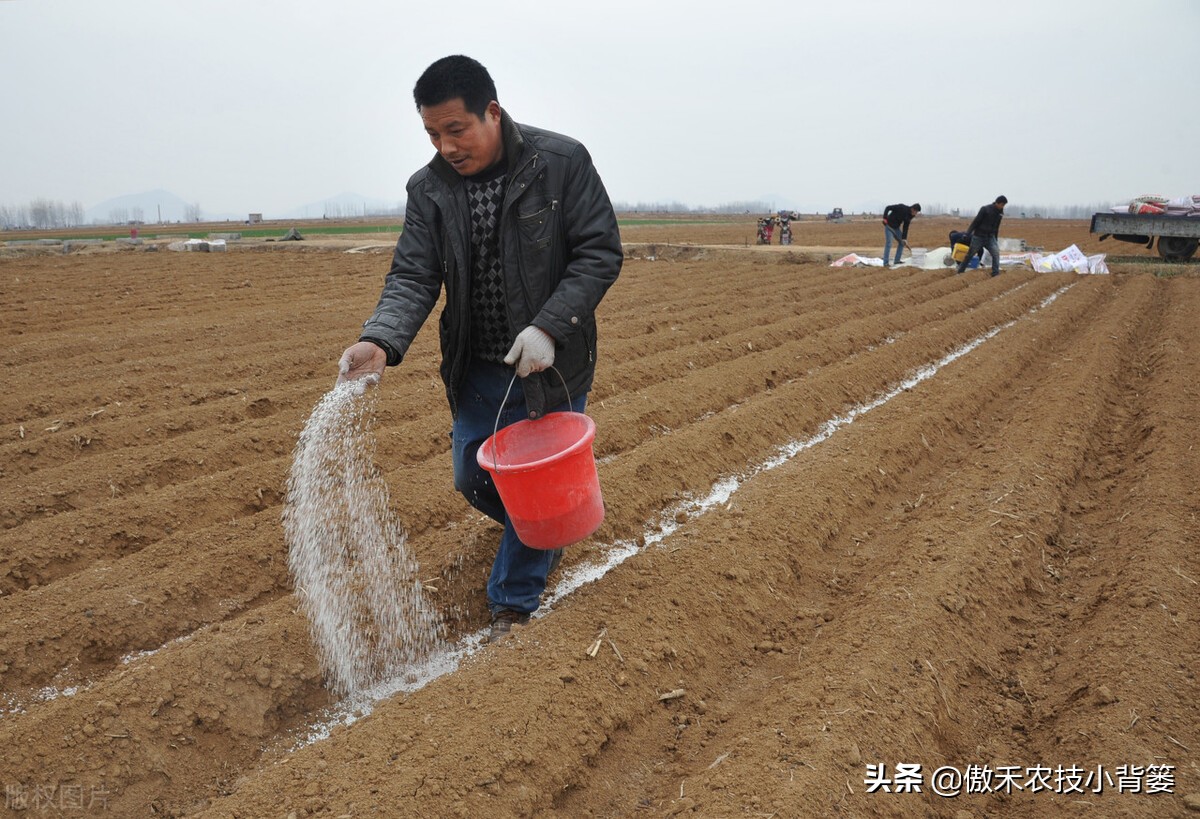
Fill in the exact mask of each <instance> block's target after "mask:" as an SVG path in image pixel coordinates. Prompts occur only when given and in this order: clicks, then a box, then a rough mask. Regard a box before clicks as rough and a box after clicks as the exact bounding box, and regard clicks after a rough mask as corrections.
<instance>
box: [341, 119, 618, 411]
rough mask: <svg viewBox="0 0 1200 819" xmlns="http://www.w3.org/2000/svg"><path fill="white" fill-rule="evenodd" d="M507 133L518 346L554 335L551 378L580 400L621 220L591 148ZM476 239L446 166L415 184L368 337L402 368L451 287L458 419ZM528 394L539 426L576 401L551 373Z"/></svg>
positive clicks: (528, 386) (505, 229)
mask: <svg viewBox="0 0 1200 819" xmlns="http://www.w3.org/2000/svg"><path fill="white" fill-rule="evenodd" d="M501 129H502V133H503V139H504V156H505V161H506V163H507V166H508V171H507V180H506V182H505V186H504V204H503V206H502V208H501V211H500V224H499V227H498V230H499V231H500V256H501V261H502V264H503V267H504V286H505V293H506V300H507V306H508V326H509V331H510V334H511V336H512V339H510V343H511V341H512V340H515V338H516V335H517V333H519V332H521V330H524V329H525V328H526V327H528V326H529V325H530V324H533V325H536V326H537V327H540V328H541V329H542V330H545V331H546V332H547V333H549V334H550V335H551V336H552V337H553V338H554V340H555V342H556V345H555V346H556V349H555V355H554V367H555V369H557V370H558V371H559V372H560V373H562V376H563V378H565V380H566V388H567V389H568V390H570V394H571V397H573V398H575V397H579V396H580V395H582V394H584V393H585V392H587V391H588V390H589V389H591V386H592V378H593V376H594V374H595V369H596V321H595V311H596V306H597V305H598V304H599V303H600V299H601V298H603V297H604V294H605V292H606V291H607V290H608V288H609V287H610V286H611V285H612V283H613V282H614V281H616V279H617V275H618V274H619V273H620V271H621V263H622V261H623V254H622V251H621V237H620V234H619V233H618V230H617V217H616V214H615V213H614V211H613V208H612V204H611V202H610V201H609V198H608V193H607V191H605V189H604V183H603V182H601V181H600V176H599V175H598V174H597V173H596V169H595V167H594V166H593V165H592V158H591V156H590V155H589V154H588V151H587V149H586V148H585V147H584V146H583V145H582V144H580V143H579V142H576V141H575V140H573V139H571V138H569V137H565V136H562V135H560V134H555V133H552V132H550V131H544V130H542V129H540V128H533V127H531V126H528V125H519V124H517V123H515V122H513V120H512V119H511V118H510V117H509V116H508V114H507V113H506V112H501ZM470 230H471V220H470V217H469V214H468V210H467V200H466V192H465V186H464V185H463V180H462V177H461V176H459V174H458V172H457V171H455V170H454V168H452V167H451V166H450V164H449V163H448V162H446V160H445V159H443V158H442V157H441V155H437V156H435V157H434V158H433V160H432V161H431V162H430V163H429V164H428V165H426V166H425V167H424V168H422V169H421V170H419V171H417V172H416V173H415V174H413V176H412V178H411V179H409V181H408V204H407V206H406V208H405V214H404V231H403V232H402V233H401V234H400V239H399V240H398V241H397V242H396V251H395V254H394V255H393V257H392V267H391V269H390V270H389V271H388V274H387V278H386V279H385V282H384V286H383V293H382V294H381V295H380V297H379V304H378V305H377V306H376V308H375V312H374V314H373V315H372V316H371V317H370V318H369V319H367V321H366V322H365V323H364V324H363V331H362V338H364V339H369V340H371V341H375V342H377V343H380V342H382V344H381V346H383V348H384V349H385V350H387V353H388V364H389V365H395V364H399V363H400V361H401V360H402V359H403V358H404V355H405V354H406V353H407V352H408V347H409V345H410V344H411V343H412V340H413V338H414V337H415V336H416V334H417V331H418V330H419V329H420V328H421V325H422V324H423V323H424V322H425V319H426V318H427V317H428V316H429V313H430V311H432V310H433V307H434V304H435V303H436V302H437V300H438V296H439V295H440V293H441V291H442V289H443V288H444V289H445V293H446V304H445V307H444V308H443V310H442V315H441V320H440V322H439V331H440V337H441V346H442V367H441V373H442V381H443V382H444V383H445V385H446V397H447V399H448V400H449V402H450V411H451V412H452V413H453V414H454V415H456V416H457V414H458V404H457V401H458V389H459V386H460V385H461V384H462V379H463V376H464V375H465V373H466V369H467V365H468V363H469V360H470V357H471V340H470V326H471V321H470V315H469V312H470V305H471V293H470V288H471V244H470ZM522 385H523V387H524V392H525V401H526V405H527V406H528V408H529V415H530V417H535V418H536V417H538V416H540V415H542V414H543V413H544V412H545V409H546V408H547V407H551V406H555V405H557V404H560V403H563V402H564V401H566V398H567V396H566V393H565V392H564V389H563V383H562V381H561V380H560V379H559V377H558V375H556V374H555V373H554V372H553V371H552V370H547V371H545V372H542V373H535V374H533V375H531V376H529V377H528V378H526V379H524V381H523V382H522Z"/></svg>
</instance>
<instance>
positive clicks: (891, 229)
mask: <svg viewBox="0 0 1200 819" xmlns="http://www.w3.org/2000/svg"><path fill="white" fill-rule="evenodd" d="M920 212H921V203H920V202H914V203H913V204H911V205H888V206H887V207H886V208H884V209H883V266H884V267H888V256H889V255H890V253H891V249H892V240H893V239H895V240H896V260H895V261H894V262H892V264H900V253H901V252H902V251H903V250H904V243H905V242H906V241H908V226H909V225H910V224H912V220H913V219H914V218H916V216H917V214H919V213H920Z"/></svg>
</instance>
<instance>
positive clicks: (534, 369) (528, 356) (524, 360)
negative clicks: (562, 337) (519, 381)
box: [504, 324, 554, 378]
mask: <svg viewBox="0 0 1200 819" xmlns="http://www.w3.org/2000/svg"><path fill="white" fill-rule="evenodd" d="M504 363H505V364H507V365H509V366H510V367H516V368H517V375H519V376H520V377H521V378H524V377H526V376H527V375H529V374H530V373H540V372H541V371H542V370H544V369H546V368H548V367H550V366H552V365H553V364H554V339H553V338H552V337H551V336H550V334H549V333H547V332H546V331H545V330H543V329H541V328H540V327H534V326H533V325H532V324H531V325H529V326H528V327H526V328H525V329H524V330H522V331H521V332H520V333H519V334H518V335H517V340H516V341H515V342H513V346H512V349H511V350H509V351H508V355H506V356H504Z"/></svg>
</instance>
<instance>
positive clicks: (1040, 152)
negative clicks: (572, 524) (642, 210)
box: [0, 0, 1200, 217]
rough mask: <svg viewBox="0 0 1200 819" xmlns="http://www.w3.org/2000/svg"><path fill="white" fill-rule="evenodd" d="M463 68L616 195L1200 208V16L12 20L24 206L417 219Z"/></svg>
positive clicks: (651, 8)
mask: <svg viewBox="0 0 1200 819" xmlns="http://www.w3.org/2000/svg"><path fill="white" fill-rule="evenodd" d="M453 53H463V54H468V55H470V56H473V57H475V58H476V59H478V60H480V61H481V62H482V63H483V64H484V65H486V66H487V67H488V69H489V70H490V71H491V73H492V76H493V78H494V79H495V81H496V85H497V88H498V93H499V97H500V104H501V105H502V106H503V107H504V108H505V109H506V110H508V111H509V113H510V114H512V115H513V117H514V118H515V119H517V120H518V121H519V122H528V123H531V124H536V125H540V126H542V127H546V128H550V129H551V130H555V131H560V132H562V133H565V134H569V135H571V136H574V137H576V138H578V139H580V140H581V141H583V142H584V143H585V144H586V145H587V146H588V148H589V150H590V151H591V153H592V155H593V157H594V159H595V162H596V165H597V167H598V169H599V171H600V174H601V176H602V177H603V178H604V180H605V183H606V185H607V187H608V190H609V194H610V196H611V197H612V198H613V200H614V201H617V202H626V203H631V204H632V203H636V202H639V201H642V202H671V201H677V202H682V203H685V204H688V205H691V206H700V205H718V204H723V203H729V202H735V201H746V200H766V201H768V202H771V203H773V204H775V205H777V206H778V207H781V208H782V207H795V208H800V209H803V210H806V211H825V210H828V209H829V208H831V207H834V206H841V207H845V208H847V209H848V210H851V209H858V208H859V207H860V206H861V205H863V204H866V203H871V202H878V203H892V202H898V201H903V202H913V201H921V202H923V203H942V204H944V205H946V206H949V207H962V208H970V209H974V208H976V207H978V206H979V205H981V204H983V203H985V202H988V201H991V199H992V198H994V197H995V196H996V195H997V194H1000V193H1004V194H1006V195H1007V196H1008V198H1009V199H1010V200H1011V201H1012V202H1014V203H1020V204H1021V205H1022V206H1025V205H1037V204H1049V205H1060V204H1062V205H1066V204H1090V203H1095V202H1121V201H1125V200H1127V199H1129V198H1130V197H1132V196H1136V195H1138V194H1143V193H1160V194H1163V195H1167V196H1176V195H1181V194H1192V193H1200V147H1198V146H1200V105H1198V104H1197V101H1198V99H1200V94H1198V93H1197V92H1198V91H1200V2H1198V1H1197V0H1005V1H1004V2H970V1H969V0H928V1H923V0H904V1H903V2H902V1H901V0H889V1H888V2H879V1H878V0H838V1H837V2H802V1H798V2H790V3H789V2H775V3H758V4H757V5H756V4H753V3H746V2H706V0H690V2H682V1H681V0H638V2H628V1H627V0H605V2H589V3H574V2H570V1H569V0H555V1H554V2H542V0H526V2H523V3H519V4H518V3H506V2H500V1H499V0H492V2H487V3H485V2H479V1H478V0H458V1H457V2H449V3H438V2H428V3H426V2H396V0H362V1H361V2H356V1H355V0H345V1H344V2H330V0H322V2H312V1H311V0H287V2H283V1H282V0H279V1H276V0H269V1H265V0H254V1H253V2H248V0H239V1H238V2H232V0H213V1H210V2H193V1H191V0H170V2H167V1H166V0H144V1H142V0H108V1H107V2H99V1H98V0H0V78H2V80H3V86H2V87H0V120H2V122H3V127H0V205H14V206H21V205H25V204H27V203H28V202H29V201H30V200H32V199H35V198H48V199H51V200H58V201H62V202H65V203H71V202H76V201H78V202H80V203H82V205H83V206H84V207H85V208H91V207H93V206H95V205H96V204H98V203H100V202H101V201H103V200H105V199H108V198H110V197H115V196H119V195H123V194H132V193H140V192H143V191H147V190H152V189H158V188H162V189H166V190H168V191H171V192H172V193H175V194H177V195H178V196H180V197H183V198H184V199H185V200H187V201H189V202H194V203H197V204H199V205H200V206H201V208H202V210H203V212H204V213H206V214H207V213H214V212H233V213H245V212H248V211H263V212H264V213H265V215H266V216H268V217H270V215H271V213H272V212H273V211H274V212H282V211H285V210H289V209H292V208H294V207H296V206H299V205H303V204H306V203H310V202H317V201H321V200H322V199H325V198H328V197H333V196H336V195H338V194H341V193H344V192H354V193H356V194H359V195H362V196H365V197H372V198H376V199H381V200H387V201H395V202H399V201H401V200H403V199H404V184H405V182H406V180H407V179H408V177H409V175H410V174H411V173H412V172H413V171H414V170H416V169H417V168H418V167H419V166H420V165H422V164H424V163H425V162H427V161H428V160H429V158H430V157H431V156H432V151H433V149H432V147H431V146H430V144H429V142H428V139H427V138H426V136H425V134H424V131H423V129H422V127H421V122H420V118H419V116H418V115H417V113H416V110H415V108H414V106H413V103H412V86H413V83H414V82H415V80H416V78H417V77H418V76H419V74H420V73H421V71H422V70H423V69H424V68H425V67H426V66H427V65H428V64H429V63H430V62H432V61H433V60H435V59H437V58H438V57H441V56H444V55H446V54H453Z"/></svg>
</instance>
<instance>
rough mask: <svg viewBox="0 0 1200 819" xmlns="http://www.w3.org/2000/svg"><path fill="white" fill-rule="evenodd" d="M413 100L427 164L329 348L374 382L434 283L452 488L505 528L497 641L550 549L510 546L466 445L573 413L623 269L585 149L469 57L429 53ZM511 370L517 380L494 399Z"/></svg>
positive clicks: (537, 591)
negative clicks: (367, 303)
mask: <svg viewBox="0 0 1200 819" xmlns="http://www.w3.org/2000/svg"><path fill="white" fill-rule="evenodd" d="M413 98H414V100H415V101H416V104H417V111H418V112H419V113H420V115H421V121H422V123H423V124H424V126H425V131H426V133H427V134H429V139H430V141H431V142H432V143H433V146H434V148H436V149H437V155H436V156H434V157H433V159H432V160H431V161H430V162H429V164H428V165H426V166H425V167H423V168H421V169H420V170H419V171H417V172H416V173H415V174H413V176H412V178H411V179H409V181H408V204H407V208H406V211H405V215H404V231H403V233H401V235H400V239H399V241H397V243H396V251H395V254H394V255H393V257H392V266H391V269H390V270H389V271H388V274H387V277H386V279H385V281H384V286H383V293H382V295H381V296H380V298H379V304H378V305H377V306H376V308H375V312H374V313H373V314H372V316H371V317H370V318H369V319H367V321H366V323H365V324H364V325H363V332H362V335H361V336H360V338H359V341H358V342H357V343H356V344H354V345H352V346H350V347H349V348H347V350H346V351H345V352H344V353H343V354H342V358H341V361H340V362H339V376H338V382H339V383H341V382H344V381H351V380H356V379H361V378H368V377H371V378H373V379H375V380H377V379H378V378H380V377H382V375H383V372H384V368H385V367H386V366H394V365H396V364H399V363H400V361H401V360H403V358H404V355H405V353H406V352H407V351H408V347H409V345H410V344H411V343H412V340H413V338H414V337H415V336H416V334H417V331H418V330H419V329H420V327H421V325H422V324H423V323H424V322H425V319H426V318H428V316H429V313H430V312H431V311H432V310H433V306H434V304H435V302H436V301H437V299H438V296H439V293H440V291H441V289H442V288H443V287H444V288H445V291H446V305H445V308H444V310H443V312H442V316H441V322H440V334H441V347H442V367H441V372H442V380H443V381H444V382H445V385H446V397H447V398H448V399H449V402H450V412H451V414H452V416H453V419H454V422H453V456H454V486H455V488H456V489H457V490H458V491H459V492H461V493H462V494H463V495H464V496H465V497H466V499H467V501H468V502H469V503H470V504H471V505H472V506H474V507H475V508H476V509H478V510H480V511H481V512H483V513H484V514H486V515H488V516H489V517H491V518H493V519H495V520H496V521H498V522H500V523H502V524H503V525H504V534H503V535H502V536H501V538H500V546H499V549H498V550H497V552H496V557H495V560H494V562H493V564H492V573H491V577H490V579H489V580H488V586H487V596H488V607H489V609H490V610H491V615H492V624H491V631H490V639H492V640H496V639H498V638H500V637H503V636H504V635H505V634H507V633H508V632H509V631H510V630H511V628H512V626H513V624H514V623H522V622H525V621H527V620H528V619H529V615H530V614H531V613H532V612H534V611H536V610H537V607H538V605H539V603H540V598H541V595H542V592H543V591H544V590H545V587H546V577H547V576H548V575H549V574H550V572H551V571H552V570H553V568H554V567H555V566H556V565H557V564H558V561H559V559H560V558H561V550H539V549H531V548H528V547H527V546H525V544H523V543H522V542H521V541H520V539H519V538H518V536H517V534H516V532H515V531H514V529H513V526H512V523H511V522H510V521H509V520H508V517H507V515H506V514H505V510H504V506H503V503H502V502H501V500H500V496H499V494H498V493H497V492H496V488H495V486H494V484H493V483H492V479H491V476H490V475H489V474H488V473H487V472H486V471H485V470H483V469H481V468H480V467H479V465H478V464H477V463H476V457H475V456H476V452H477V450H478V449H479V447H480V445H481V444H482V443H483V442H484V441H485V440H486V439H487V438H488V436H490V435H491V434H492V432H493V428H494V427H495V425H496V424H497V417H498V416H499V419H498V423H499V426H500V427H505V426H507V425H509V424H512V423H515V422H517V421H519V420H521V419H522V418H526V417H528V418H531V419H535V418H540V417H542V416H543V415H545V414H546V413H547V412H556V411H562V410H571V411H575V412H583V410H584V407H585V405H586V403H587V393H588V391H589V390H590V389H591V386H592V378H593V376H594V373H595V366H596V323H595V311H596V306H597V305H598V304H599V303H600V300H601V299H602V298H603V297H604V294H605V292H606V291H607V290H608V288H609V287H610V286H611V285H612V283H613V282H614V281H616V279H617V275H618V274H619V273H620V271H621V262H622V258H623V256H622V251H621V238H620V235H619V233H618V230H617V218H616V214H615V213H614V212H613V208H612V204H611V202H610V201H609V198H608V193H607V191H606V190H605V188H604V184H603V182H601V181H600V176H599V175H598V174H597V173H596V169H595V167H593V165H592V159H591V156H590V155H589V154H588V151H587V149H586V148H585V147H584V146H583V145H581V144H580V143H579V142H577V141H575V140H574V139H571V138H569V137H565V136H562V135H560V134H555V133H552V132H550V131H545V130H542V129H540V128H534V127H531V126H528V125H522V124H519V123H517V122H514V121H513V120H512V118H511V117H510V116H509V114H508V112H507V111H505V110H503V109H502V108H501V107H500V104H499V102H498V101H497V95H496V86H495V84H494V83H493V81H492V78H491V76H490V74H489V73H488V71H487V69H486V68H484V67H483V66H482V65H480V64H479V63H478V62H477V61H475V60H473V59H471V58H469V57H464V56H452V57H444V58H442V59H440V60H438V61H437V62H435V63H433V64H432V65H431V66H429V68H427V69H426V70H425V73H423V74H422V75H421V77H420V79H418V80H417V83H416V86H415V87H414V89H413ZM514 367H515V368H516V374H517V376H519V379H518V380H517V381H516V383H515V384H513V385H512V390H511V393H510V394H509V396H508V400H507V402H506V403H504V398H505V393H506V391H507V390H508V389H509V385H510V382H512V376H513V369H512V368H514ZM550 368H553V371H551V369H550ZM502 403H503V410H504V411H503V413H501V404H502Z"/></svg>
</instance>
